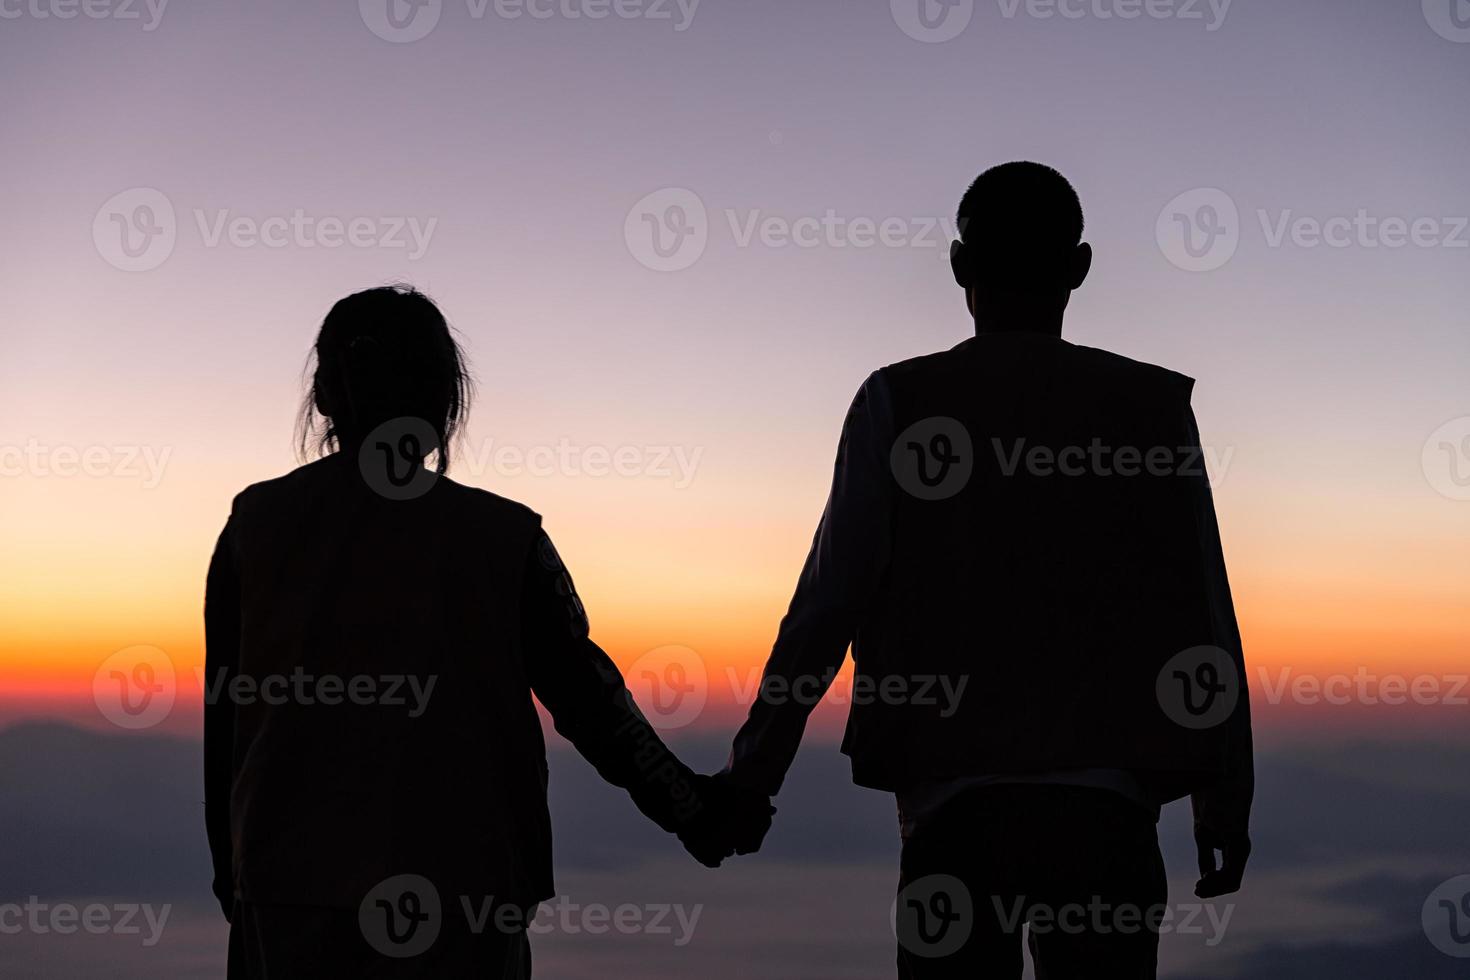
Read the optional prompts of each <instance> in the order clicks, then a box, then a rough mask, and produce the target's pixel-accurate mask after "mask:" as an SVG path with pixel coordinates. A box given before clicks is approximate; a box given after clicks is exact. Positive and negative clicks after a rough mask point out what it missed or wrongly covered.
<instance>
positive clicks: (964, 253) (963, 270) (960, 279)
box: [949, 239, 971, 289]
mask: <svg viewBox="0 0 1470 980" xmlns="http://www.w3.org/2000/svg"><path fill="white" fill-rule="evenodd" d="M949 269H950V271H951V272H953V273H954V281H955V285H957V286H959V287H960V288H961V289H969V288H970V285H971V283H970V260H969V247H968V246H967V245H965V243H964V242H962V241H959V240H958V239H956V240H955V241H952V242H950V243H949Z"/></svg>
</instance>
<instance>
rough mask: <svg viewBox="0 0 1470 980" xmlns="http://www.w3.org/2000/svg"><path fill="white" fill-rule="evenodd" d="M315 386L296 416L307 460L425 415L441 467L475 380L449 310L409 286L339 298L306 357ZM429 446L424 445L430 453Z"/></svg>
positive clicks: (300, 444)
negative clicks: (449, 320)
mask: <svg viewBox="0 0 1470 980" xmlns="http://www.w3.org/2000/svg"><path fill="white" fill-rule="evenodd" d="M307 370H308V371H309V372H310V373H311V386H310V389H309V390H308V391H307V393H306V397H305V398H304V399H303V400H302V403H301V412H300V414H299V417H298V419H297V424H296V433H297V449H298V452H299V454H300V456H301V458H302V459H307V458H309V457H310V456H311V455H312V453H313V452H314V453H315V454H316V455H318V456H320V455H325V454H327V453H329V452H334V451H336V450H339V449H343V448H351V447H353V446H355V445H356V444H358V443H359V442H361V440H363V439H364V438H366V436H367V435H368V434H369V433H370V432H372V431H373V429H375V428H377V427H378V426H380V425H382V424H383V423H385V422H388V421H390V420H393V419H399V418H411V419H422V420H423V421H424V422H426V423H428V425H429V427H430V428H432V429H433V430H434V432H435V434H436V435H437V436H438V440H439V444H438V446H436V447H429V448H430V449H437V450H438V460H437V464H436V469H437V470H438V471H439V472H440V473H443V472H444V471H445V470H446V469H447V468H448V466H449V445H450V442H451V441H452V440H453V439H454V437H455V434H456V433H457V432H458V431H459V429H460V426H461V425H462V424H463V423H464V419H465V416H466V415H468V414H469V407H470V395H471V391H472V387H473V382H472V379H471V377H470V374H469V371H468V368H467V367H466V364H465V356H464V351H463V350H461V349H460V346H459V344H458V342H456V341H455V339H454V335H453V334H452V333H451V332H450V328H449V324H448V323H447V322H446V321H445V319H444V314H442V313H440V312H439V308H438V307H437V306H435V305H434V302H433V300H431V299H429V297H427V296H425V295H424V294H423V293H421V292H419V291H418V290H416V289H414V288H413V287H412V286H381V287H379V288H376V289H365V290H363V291H362V292H360V293H353V294H352V295H351V296H348V297H346V298H345V299H342V300H338V302H337V304H336V305H335V306H333V307H332V309H331V312H329V313H328V314H327V318H326V319H325V320H324V321H322V328H321V332H320V333H318V334H317V338H316V344H315V346H314V347H313V349H312V357H311V359H310V360H309V361H308V362H307ZM427 451H429V450H428V449H426V452H427Z"/></svg>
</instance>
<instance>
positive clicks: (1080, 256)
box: [1067, 242, 1092, 289]
mask: <svg viewBox="0 0 1470 980" xmlns="http://www.w3.org/2000/svg"><path fill="white" fill-rule="evenodd" d="M1091 271H1092V246H1091V245H1089V244H1087V243H1086V242H1082V243H1081V244H1080V245H1078V246H1077V247H1076V248H1074V249H1073V250H1072V255H1071V256H1070V258H1069V259H1068V268H1067V288H1068V289H1077V288H1079V287H1081V285H1082V283H1083V282H1084V281H1086V279H1087V273H1089V272H1091Z"/></svg>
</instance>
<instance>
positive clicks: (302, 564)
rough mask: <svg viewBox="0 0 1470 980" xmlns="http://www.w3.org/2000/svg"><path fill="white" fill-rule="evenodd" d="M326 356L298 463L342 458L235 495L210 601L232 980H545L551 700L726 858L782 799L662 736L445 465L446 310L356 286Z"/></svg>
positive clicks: (450, 359) (499, 502) (537, 570)
mask: <svg viewBox="0 0 1470 980" xmlns="http://www.w3.org/2000/svg"><path fill="white" fill-rule="evenodd" d="M314 354H315V369H314V373H313V376H312V383H311V390H310V393H309V395H308V396H307V398H306V400H305V403H304V405H303V407H302V410H301V419H300V426H299V430H300V447H301V449H302V454H303V457H304V456H305V455H306V454H307V453H308V452H309V451H315V452H316V454H317V455H319V456H320V457H321V458H319V459H317V460H316V461H315V462H311V463H309V464H307V465H303V466H301V467H300V468H298V469H296V470H294V471H292V472H291V473H288V474H286V475H285V476H283V477H280V478H278V479H274V480H268V481H266V482H263V483H257V484H255V485H253V486H251V487H249V488H247V489H246V490H245V491H244V492H242V493H240V494H239V495H238V496H237V497H236V498H235V500H234V504H233V508H232V511H231V513H230V517H229V520H228V522H227V524H226V525H225V528H224V531H223V532H222V533H221V535H220V537H219V542H218V545H217V546H216V548H215V552H214V557H213V559H212V561H211V563H210V568H209V577H208V583H207V589H206V597H205V627H206V648H207V652H206V675H207V682H206V694H205V702H206V703H205V721H204V727H205V733H204V735H205V737H204V761H205V821H206V826H207V831H208V836H209V844H210V850H211V853H212V856H213V862H214V892H215V895H216V896H217V897H218V899H219V901H220V905H221V908H222V909H223V910H224V912H225V915H226V917H227V918H228V919H229V920H230V922H231V934H230V956H229V976H230V977H231V978H241V977H281V976H308V975H309V976H316V975H349V976H361V977H368V976H394V977H398V976H433V977H445V976H468V975H471V973H473V974H474V975H482V976H506V977H524V976H529V974H530V953H529V947H528V944H527V941H526V926H527V924H528V922H529V920H530V917H531V916H533V915H534V913H535V908H536V905H537V903H538V902H539V901H542V900H544V899H546V898H548V897H550V896H551V895H552V894H553V893H554V892H553V886H552V875H551V827H550V819H549V816H548V811H547V803H546V783H547V768H546V751H545V744H544V740H543V736H542V730H541V726H540V722H539V718H538V716H537V712H536V709H535V707H534V705H533V702H532V694H533V693H534V694H535V696H536V697H537V698H538V699H539V700H540V701H541V703H542V705H543V706H545V708H546V709H547V711H548V712H549V713H550V715H551V717H552V719H553V721H554V723H555V725H556V729H557V730H558V731H559V732H561V733H562V734H563V735H564V736H566V737H567V738H568V739H569V740H570V741H571V742H572V743H573V744H574V745H575V746H576V748H577V749H578V750H579V751H580V752H581V753H582V754H583V755H584V756H585V757H586V758H587V759H588V760H589V761H591V762H592V764H593V765H594V766H595V767H596V768H597V770H598V772H599V773H600V774H601V775H602V777H603V778H604V779H606V780H607V781H609V782H611V783H613V784H614V785H617V786H620V787H623V788H625V789H626V790H627V791H628V792H629V794H630V795H631V796H632V798H633V801H634V802H635V804H636V805H637V806H638V807H639V808H640V809H641V810H642V811H643V812H644V813H645V814H646V815H647V816H648V817H649V818H651V819H652V820H653V821H654V822H655V823H657V824H658V825H659V826H660V827H662V828H663V829H665V830H667V831H671V832H677V833H679V834H680V836H681V838H682V839H683V840H684V842H685V844H686V847H688V848H689V849H690V851H691V853H693V854H694V855H695V856H696V857H697V858H698V859H700V860H701V861H702V862H704V863H706V864H710V865H717V864H718V863H719V862H720V860H721V859H722V858H723V857H725V856H728V854H729V853H730V851H731V850H732V848H730V847H728V846H726V845H725V844H724V843H723V840H724V836H725V828H726V826H727V824H726V823H725V821H727V819H728V818H729V815H730V814H732V813H744V814H745V815H746V816H745V819H746V821H747V823H748V822H749V821H750V820H755V821H757V822H758V821H759V820H761V819H764V820H766V821H767V823H768V822H769V816H768V815H767V814H768V813H769V808H768V807H766V806H765V803H764V800H762V801H760V802H759V806H752V807H748V808H747V809H745V810H742V809H741V807H742V806H745V805H746V804H747V803H749V802H751V801H748V800H736V801H734V802H733V803H731V802H729V800H730V799H731V794H732V793H733V791H732V790H729V789H728V788H720V787H719V785H718V784H716V783H713V782H711V781H710V780H709V779H708V778H707V777H703V776H697V775H695V774H694V773H693V772H691V771H690V770H689V769H688V768H687V767H686V766H684V765H683V764H682V763H681V762H680V761H679V760H678V759H677V758H676V757H675V756H674V755H673V754H672V753H671V752H670V751H669V750H668V749H667V747H665V746H664V744H663V742H662V741H661V740H660V739H659V737H658V735H657V734H656V733H655V732H654V731H653V729H652V728H651V727H650V726H649V725H648V724H647V722H646V721H645V719H644V717H643V716H642V714H641V713H640V712H639V711H638V709H637V706H636V705H635V704H634V702H633V700H632V698H631V697H630V696H629V694H628V691H627V689H626V687H625V686H624V683H623V678H622V676H621V675H620V674H619V672H618V669H617V667H616V666H615V665H614V664H613V662H612V661H611V660H610V659H609V658H608V656H607V655H606V654H605V653H604V652H603V651H602V650H601V649H600V648H599V647H598V646H597V645H596V644H595V643H593V642H592V641H591V639H589V637H588V626H587V618H586V615H585V612H584V610H583V607H582V603H581V601H580V599H579V598H578V596H577V592H576V590H575V588H574V587H573V584H572V579H571V577H570V575H569V574H568V572H567V570H566V568H565V567H564V566H563V564H562V562H561V559H560V558H559V557H558V555H557V551H556V548H555V547H554V546H553V545H552V543H551V540H550V538H548V537H547V535H546V533H545V532H544V531H543V530H542V529H541V520H540V518H539V517H538V515H537V514H535V513H534V512H533V511H531V510H529V509H527V508H526V507H523V506H521V505H520V504H517V503H513V502H511V501H509V500H506V499H503V498H501V497H498V496H496V495H494V494H492V493H488V492H486V491H483V490H478V489H474V488H471V487H467V486H464V485H461V484H459V483H456V482H455V481H453V480H451V479H449V477H448V476H447V475H446V471H447V468H448V465H449V462H450V456H451V447H452V445H453V443H454V440H455V436H456V433H457V432H458V431H459V429H460V426H461V424H462V423H463V422H464V420H465V417H466V413H467V412H468V409H469V401H470V392H471V384H470V378H469V374H468V372H467V370H466V367H465V361H464V357H463V354H462V352H461V350H460V347H459V345H458V344H457V343H456V341H455V339H454V336H453V334H452V333H451V331H450V329H449V326H448V324H447V323H446V322H445V319H444V317H443V315H442V314H441V313H440V312H439V310H438V308H437V307H436V306H435V305H434V304H433V303H432V302H431V301H430V300H429V299H428V298H427V297H426V296H424V295H423V294H422V293H419V292H417V291H415V290H414V289H411V288H406V287H385V288H378V289H369V290H367V291H364V292H360V293H356V294H354V295H352V296H348V297H347V298H345V299H343V300H341V301H340V302H338V303H337V304H336V305H335V306H334V307H333V308H332V310H331V312H330V313H329V314H328V315H327V318H326V320H325V322H324V323H323V324H322V327H321V332H320V334H319V336H318V337H317V340H316V345H315V351H314ZM717 794H724V802H721V803H720V805H711V804H712V803H714V802H715V796H716V795H717Z"/></svg>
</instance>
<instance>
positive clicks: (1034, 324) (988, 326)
mask: <svg viewBox="0 0 1470 980" xmlns="http://www.w3.org/2000/svg"><path fill="white" fill-rule="evenodd" d="M1069 298H1070V295H1066V296H1062V297H1060V299H1059V300H1056V299H1053V298H1051V297H1047V298H1044V299H1043V298H1038V297H1036V296H1034V295H1028V294H1019V293H999V294H990V295H987V296H985V297H984V298H983V301H981V302H974V301H973V299H972V305H971V307H970V309H971V312H972V314H973V315H974V318H975V335H976V336H977V337H978V336H980V335H982V334H992V333H1030V334H1041V335H1043V336H1047V337H1060V336H1061V335H1062V319H1063V318H1064V317H1065V316H1066V314H1067V299H1069Z"/></svg>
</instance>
